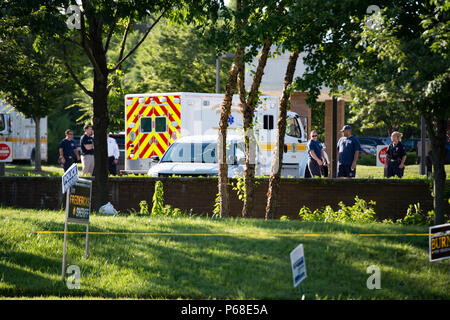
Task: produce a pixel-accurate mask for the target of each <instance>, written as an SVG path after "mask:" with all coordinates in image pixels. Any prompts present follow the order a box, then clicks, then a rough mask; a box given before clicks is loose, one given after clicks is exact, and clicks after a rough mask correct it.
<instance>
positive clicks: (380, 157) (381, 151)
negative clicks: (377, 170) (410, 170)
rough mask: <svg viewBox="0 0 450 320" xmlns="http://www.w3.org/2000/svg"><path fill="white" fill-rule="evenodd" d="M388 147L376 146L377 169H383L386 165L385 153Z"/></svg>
mask: <svg viewBox="0 0 450 320" xmlns="http://www.w3.org/2000/svg"><path fill="white" fill-rule="evenodd" d="M388 148H389V146H385V145H378V146H377V167H384V165H385V164H386V153H387V151H388Z"/></svg>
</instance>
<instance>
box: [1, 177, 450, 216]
mask: <svg viewBox="0 0 450 320" xmlns="http://www.w3.org/2000/svg"><path fill="white" fill-rule="evenodd" d="M156 180H157V179H154V178H148V177H145V178H144V177H136V178H135V177H133V178H128V177H127V178H125V177H122V178H117V177H114V178H110V190H109V193H110V199H111V203H112V204H113V205H114V207H115V208H116V209H118V210H119V211H122V212H127V211H129V210H130V211H131V210H133V209H134V210H136V211H139V202H140V201H142V200H146V201H147V203H149V204H151V202H152V197H153V192H154V185H155V181H156ZM161 181H162V182H163V185H164V200H165V203H166V204H170V205H172V206H174V207H176V208H180V209H185V210H190V209H192V210H193V212H194V213H196V214H206V213H208V214H209V215H211V212H212V209H213V206H214V199H215V197H216V194H217V180H216V179H214V178H176V179H174V178H165V179H161ZM267 184H268V180H261V182H260V184H259V185H258V186H257V187H256V191H255V192H256V195H255V199H256V200H255V217H257V218H263V217H264V212H265V211H264V210H265V206H266V194H267ZM230 189H231V188H230ZM355 195H358V196H359V197H360V198H363V199H365V200H367V201H369V200H374V201H376V206H375V211H376V212H377V218H378V219H379V220H382V219H385V218H392V219H397V218H400V217H403V216H404V215H405V213H406V210H407V208H408V206H409V204H413V203H417V202H420V204H421V207H422V208H423V209H424V211H425V212H427V210H431V209H432V208H433V199H432V197H431V195H430V190H429V189H428V186H427V185H426V183H425V182H424V181H422V180H400V179H399V180H376V179H370V180H362V179H352V180H347V179H285V180H283V181H282V184H281V189H280V201H279V210H278V216H277V217H274V218H279V217H280V216H282V215H286V216H288V217H290V218H293V219H295V218H297V217H298V212H299V210H300V208H301V207H302V206H303V205H305V206H307V207H309V208H310V209H311V210H314V209H318V208H322V207H324V206H325V205H331V206H332V207H333V208H338V203H339V202H340V201H343V202H344V203H345V204H347V205H352V204H353V203H354V197H355ZM93 196H94V197H95V194H94V195H93ZM0 204H1V205H3V206H14V207H21V208H37V209H56V210H59V209H60V208H62V207H63V206H64V201H63V195H62V194H61V178H58V177H1V178H0ZM241 209H242V203H241V201H240V200H239V199H238V197H237V195H236V192H235V191H234V190H231V211H232V215H233V216H240V214H241ZM447 209H450V208H448V207H447Z"/></svg>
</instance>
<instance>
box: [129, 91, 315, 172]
mask: <svg viewBox="0 0 450 320" xmlns="http://www.w3.org/2000/svg"><path fill="white" fill-rule="evenodd" d="M223 98H224V94H211V93H189V92H176V93H146V94H128V95H126V96H125V132H126V135H125V170H124V173H135V174H139V173H143V174H145V173H147V172H148V170H149V169H150V168H151V167H152V166H153V165H154V164H155V161H154V160H155V158H156V157H157V158H162V156H163V154H164V152H165V151H166V150H167V148H168V147H169V146H170V145H171V144H172V143H173V142H174V141H175V140H176V139H178V138H180V137H187V136H201V135H205V136H206V135H214V134H216V135H217V133H218V128H219V120H220V113H221V104H222V102H223ZM278 105H279V98H278V97H274V96H261V97H260V101H259V104H258V106H257V108H256V111H255V123H256V125H255V127H254V130H253V131H254V135H255V137H256V140H257V153H256V175H269V174H270V170H271V163H272V157H273V152H274V148H275V142H276V139H277V121H278ZM227 132H228V133H229V134H232V135H235V134H240V135H242V136H243V135H244V131H243V119H242V113H241V111H240V99H239V95H234V96H233V100H232V105H231V114H230V117H229V118H228V131H227ZM306 143H307V137H306V131H305V129H304V127H303V124H302V122H301V121H300V117H299V115H298V114H296V113H294V112H288V117H287V125H286V136H285V145H284V148H283V150H284V155H283V166H282V176H284V177H288V176H292V177H303V176H304V171H305V168H306V160H307V159H306V157H305V154H306ZM152 158H153V161H152Z"/></svg>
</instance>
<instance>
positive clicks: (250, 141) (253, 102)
mask: <svg viewBox="0 0 450 320" xmlns="http://www.w3.org/2000/svg"><path fill="white" fill-rule="evenodd" d="M271 45H272V40H271V39H270V38H269V39H266V41H265V42H264V46H263V49H262V51H261V56H260V58H259V61H258V67H257V68H256V72H255V76H254V77H253V81H252V86H251V89H250V92H249V95H248V99H247V101H246V103H244V104H242V94H241V105H242V110H243V112H242V113H243V119H244V133H245V138H244V143H245V156H246V157H245V170H244V191H245V196H244V199H245V200H244V206H243V208H242V217H243V218H246V217H251V216H253V202H254V198H253V194H254V189H255V182H254V180H255V153H256V141H255V138H254V132H253V128H252V124H253V116H254V113H255V109H256V106H257V104H258V101H259V86H260V84H261V79H262V76H263V75H264V68H265V67H266V63H267V58H268V56H269V52H270V47H271ZM240 69H241V71H240V73H242V74H243V72H244V66H243V63H242V64H241V66H240ZM243 79H244V77H243V76H242V81H240V83H239V89H240V90H239V91H244V92H245V87H243Z"/></svg>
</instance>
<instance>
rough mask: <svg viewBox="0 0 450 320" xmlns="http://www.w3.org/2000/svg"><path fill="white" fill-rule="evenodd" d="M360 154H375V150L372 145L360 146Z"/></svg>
mask: <svg viewBox="0 0 450 320" xmlns="http://www.w3.org/2000/svg"><path fill="white" fill-rule="evenodd" d="M361 153H362V154H377V148H376V147H374V146H373V145H368V144H361Z"/></svg>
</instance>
